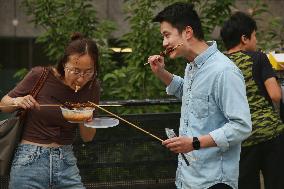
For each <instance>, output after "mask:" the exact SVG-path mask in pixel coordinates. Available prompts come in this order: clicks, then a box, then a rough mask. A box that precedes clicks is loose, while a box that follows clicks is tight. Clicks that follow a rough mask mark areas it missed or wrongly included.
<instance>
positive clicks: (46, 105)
mask: <svg viewBox="0 0 284 189" xmlns="http://www.w3.org/2000/svg"><path fill="white" fill-rule="evenodd" d="M59 106H62V105H61V104H40V107H59ZM99 106H102V107H118V106H122V105H121V104H100V105H99ZM7 107H18V105H3V106H2V105H1V106H0V108H7Z"/></svg>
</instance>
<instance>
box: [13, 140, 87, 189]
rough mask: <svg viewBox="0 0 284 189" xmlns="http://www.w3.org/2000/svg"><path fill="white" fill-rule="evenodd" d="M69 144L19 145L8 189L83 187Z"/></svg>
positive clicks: (69, 188) (74, 188) (75, 188)
mask: <svg viewBox="0 0 284 189" xmlns="http://www.w3.org/2000/svg"><path fill="white" fill-rule="evenodd" d="M76 162H77V159H76V158H75V156H74V154H73V148H72V146H71V145H65V146H62V147H58V148H49V147H41V146H35V145H30V144H20V145H19V146H18V148H17V150H16V153H15V156H14V159H13V163H12V168H11V172H10V182H9V189H18V188H21V189H61V188H62V189H84V188H85V187H84V186H83V184H82V182H81V177H80V175H79V169H78V167H77V165H76Z"/></svg>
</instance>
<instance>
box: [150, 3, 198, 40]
mask: <svg viewBox="0 0 284 189" xmlns="http://www.w3.org/2000/svg"><path fill="white" fill-rule="evenodd" d="M152 21H153V22H160V23H161V22H164V21H165V22H168V23H170V24H171V25H172V26H173V27H175V28H177V30H178V31H179V32H180V33H181V32H182V31H183V30H184V29H185V28H186V27H187V26H190V27H191V28H192V30H193V34H194V37H196V38H197V39H199V40H203V39H204V34H203V31H202V26H201V22H200V19H199V17H198V15H197V13H196V11H195V10H194V5H193V4H190V3H181V2H178V3H174V4H172V5H170V6H168V7H166V8H165V9H164V10H162V11H161V12H159V13H158V14H157V15H156V17H155V18H154V19H153V20H152Z"/></svg>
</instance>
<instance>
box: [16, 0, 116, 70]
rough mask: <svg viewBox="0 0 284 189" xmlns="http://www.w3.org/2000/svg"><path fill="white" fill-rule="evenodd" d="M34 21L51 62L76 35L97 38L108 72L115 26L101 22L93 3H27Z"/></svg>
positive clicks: (56, 0)
mask: <svg viewBox="0 0 284 189" xmlns="http://www.w3.org/2000/svg"><path fill="white" fill-rule="evenodd" d="M22 5H23V7H24V8H25V9H26V12H27V14H28V15H30V16H32V20H31V22H32V23H34V24H35V26H39V27H40V28H42V29H43V30H44V32H43V33H42V34H41V35H40V36H39V37H38V38H37V40H36V42H37V43H41V44H43V45H44V50H45V53H46V54H47V56H48V57H49V59H50V60H51V61H55V62H56V61H57V60H58V59H59V58H60V57H61V56H62V55H63V52H64V47H65V45H66V44H67V42H68V41H69V40H70V36H71V35H72V33H73V32H80V33H82V34H83V35H84V36H87V37H89V38H94V39H95V40H96V42H97V44H98V47H99V49H100V55H101V57H100V60H101V63H102V64H105V65H102V66H101V67H102V68H103V71H107V70H108V69H109V68H110V67H111V65H112V62H111V61H110V50H109V48H108V41H107V39H108V38H109V36H110V32H111V31H112V30H114V29H115V26H114V24H113V23H112V22H110V21H106V20H105V21H102V22H98V21H97V18H96V11H95V9H94V6H93V4H92V3H91V0H24V1H23V3H22Z"/></svg>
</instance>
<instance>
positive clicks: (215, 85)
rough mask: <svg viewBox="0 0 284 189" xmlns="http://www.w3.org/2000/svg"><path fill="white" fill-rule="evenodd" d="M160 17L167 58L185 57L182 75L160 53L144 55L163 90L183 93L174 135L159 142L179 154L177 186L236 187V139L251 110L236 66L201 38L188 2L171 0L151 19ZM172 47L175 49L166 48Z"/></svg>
mask: <svg viewBox="0 0 284 189" xmlns="http://www.w3.org/2000/svg"><path fill="white" fill-rule="evenodd" d="M153 21H154V22H160V30H161V33H162V35H163V38H164V39H163V46H164V47H165V49H166V51H167V52H168V55H169V56H170V58H176V57H185V58H186V59H187V60H188V61H189V62H190V63H189V64H187V66H186V69H185V76H184V78H181V77H179V76H176V75H173V74H171V73H169V72H168V71H167V70H165V64H164V58H163V56H161V55H153V56H150V57H149V58H148V62H149V63H150V65H151V69H152V71H153V73H154V74H155V75H156V76H157V77H158V78H159V79H161V80H162V81H163V82H164V83H165V84H166V85H167V89H166V90H167V93H168V94H170V95H175V96H177V97H178V98H181V99H182V107H181V119H180V128H179V136H178V137H174V138H171V139H168V140H165V141H164V142H163V145H165V146H166V147H167V148H169V149H170V150H171V151H173V152H175V153H183V154H184V155H185V157H186V159H187V160H188V161H189V164H190V165H189V166H187V165H186V162H185V161H184V159H183V158H182V156H179V161H178V168H177V172H176V186H177V188H178V189H207V188H210V189H232V188H234V189H236V188H238V175H239V159H240V149H241V142H242V141H243V140H244V139H246V138H247V137H248V136H249V134H250V132H251V119H250V111H249V106H248V102H247V98H246V90H245V83H244V78H243V76H242V73H241V71H240V70H239V69H238V68H237V67H236V66H235V65H234V63H232V62H231V61H230V60H229V59H228V58H227V57H226V56H225V55H223V54H222V53H221V52H220V51H219V50H218V49H217V45H216V42H210V44H207V43H206V42H205V41H204V36H203V32H202V29H201V23H200V20H199V17H198V15H197V13H196V12H195V11H194V9H193V5H192V4H186V3H175V4H173V5H170V6H168V7H166V8H165V9H164V10H163V11H161V12H160V13H159V14H158V15H157V16H156V17H155V18H154V19H153ZM174 47H177V48H175V50H171V49H173V48H174Z"/></svg>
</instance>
